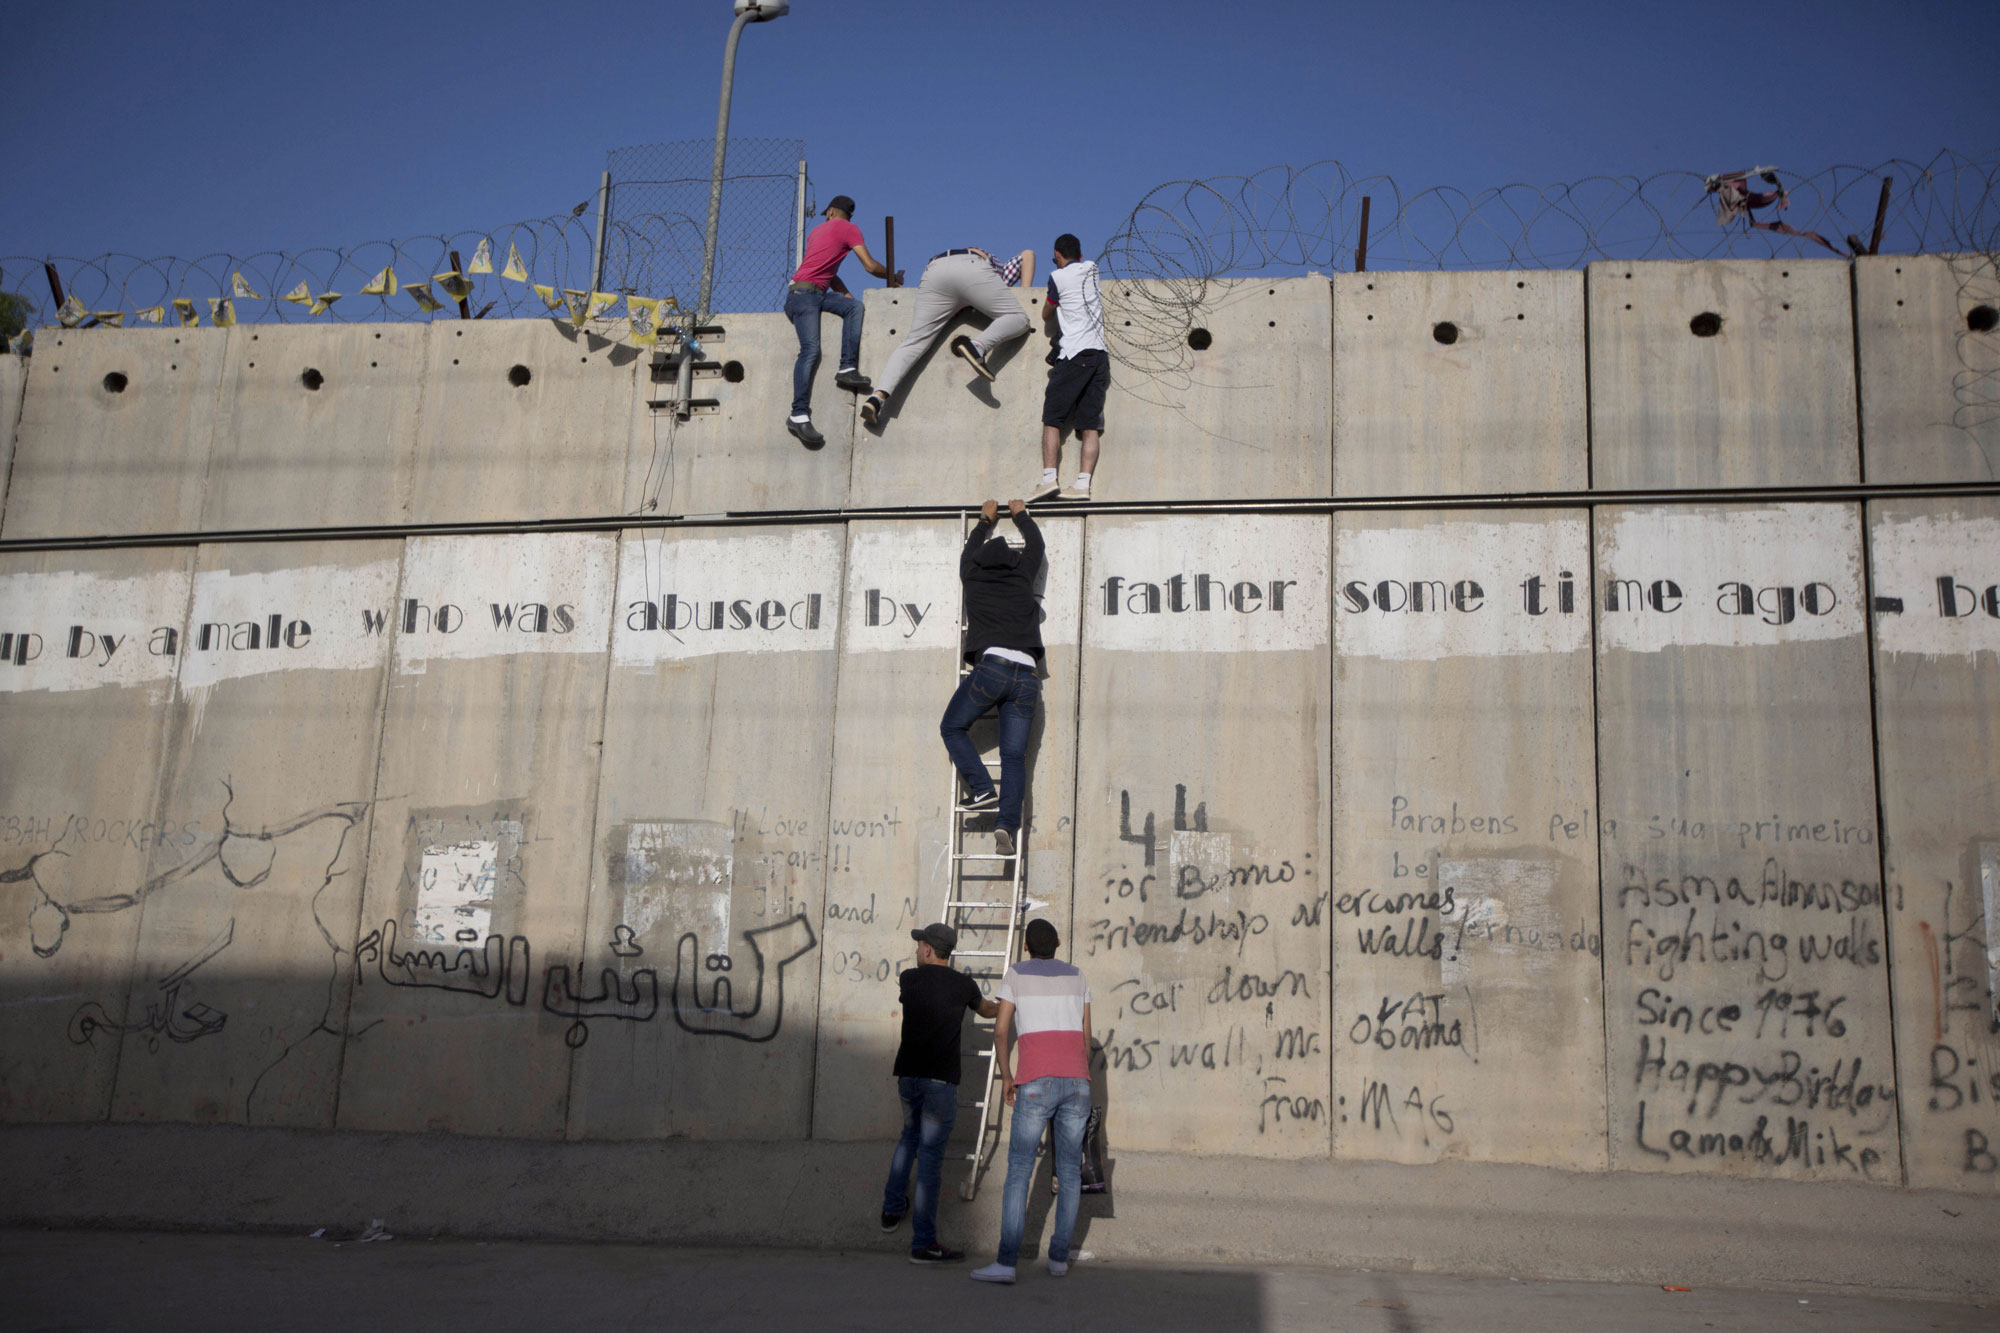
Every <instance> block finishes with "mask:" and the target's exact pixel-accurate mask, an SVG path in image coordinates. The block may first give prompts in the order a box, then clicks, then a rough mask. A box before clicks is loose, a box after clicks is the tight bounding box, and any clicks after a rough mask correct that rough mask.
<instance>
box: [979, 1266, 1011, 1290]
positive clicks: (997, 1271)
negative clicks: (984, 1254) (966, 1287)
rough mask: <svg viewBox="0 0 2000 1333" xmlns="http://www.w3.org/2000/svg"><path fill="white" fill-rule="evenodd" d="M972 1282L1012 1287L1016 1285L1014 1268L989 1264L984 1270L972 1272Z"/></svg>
mask: <svg viewBox="0 0 2000 1333" xmlns="http://www.w3.org/2000/svg"><path fill="white" fill-rule="evenodd" d="M972 1280H973V1281H974V1282H998V1283H1000V1284H1001V1285H1002V1286H1006V1287H1011V1286H1013V1285H1014V1266H1013V1265H1012V1264H988V1265H986V1267H984V1268H975V1269H973V1270H972Z"/></svg>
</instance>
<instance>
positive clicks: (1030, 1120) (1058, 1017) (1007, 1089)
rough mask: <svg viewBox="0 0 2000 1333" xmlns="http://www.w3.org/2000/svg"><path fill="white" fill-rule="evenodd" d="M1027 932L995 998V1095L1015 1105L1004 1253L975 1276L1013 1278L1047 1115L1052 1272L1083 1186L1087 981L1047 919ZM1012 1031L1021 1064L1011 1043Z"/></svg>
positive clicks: (1061, 1259) (1062, 1264) (1058, 1268)
mask: <svg viewBox="0 0 2000 1333" xmlns="http://www.w3.org/2000/svg"><path fill="white" fill-rule="evenodd" d="M1024 939H1025V941H1026V943H1027V946H1028V956H1027V957H1026V958H1024V959H1022V960H1021V961H1020V962H1018V963H1016V964H1014V965H1013V966H1012V967H1010V968H1008V969H1007V975H1006V976H1004V977H1002V978H1001V979H1000V985H999V986H998V987H997V988H995V990H994V992H993V998H994V999H995V1000H996V1001H997V1002H998V1003H999V1006H1000V1012H999V1015H998V1017H997V1019H996V1021H995V1023H994V1027H993V1046H994V1049H995V1050H996V1051H997V1052H998V1055H997V1059H998V1061H999V1065H1000V1088H1001V1094H1002V1095H1003V1096H1004V1097H1005V1098H1006V1099H1007V1105H1009V1106H1011V1107H1013V1108H1014V1123H1013V1127H1012V1133H1011V1135H1010V1137H1009V1138H1008V1141H1007V1190H1006V1193H1005V1194H1003V1195H1002V1196H1001V1198H1000V1254H999V1258H998V1261H997V1262H994V1263H990V1264H988V1265H986V1267H984V1268H978V1269H974V1270H973V1272H972V1279H973V1281H975V1282H1001V1283H1008V1284H1011V1283H1012V1282H1013V1281H1014V1267H1015V1263H1016V1261H1017V1260H1019V1259H1020V1257H1021V1232H1022V1230H1023V1228H1024V1227H1025V1225H1026V1222H1027V1215H1028V1182H1029V1180H1030V1179H1031V1178H1032V1177H1033V1176H1034V1174H1035V1150H1036V1149H1037V1148H1038V1147H1039V1146H1040V1145H1041V1141H1042V1134H1043V1132H1044V1131H1045V1130H1046V1129H1047V1128H1048V1124H1049V1122H1050V1121H1051V1120H1053V1121H1054V1122H1055V1127H1056V1134H1055V1138H1056V1162H1055V1168H1056V1216H1055V1226H1054V1228H1053V1229H1052V1230H1051V1231H1050V1233H1049V1276H1051V1277H1062V1276H1063V1275H1064V1274H1066V1273H1068V1272H1069V1243H1070V1237H1071V1235H1072V1234H1073V1233H1074V1232H1075V1230H1076V1209H1077V1198H1078V1196H1079V1195H1080V1194H1081V1193H1082V1164H1083V1131H1084V1126H1085V1125H1086V1124H1087V1123H1088V1122H1089V1120H1090V983H1089V982H1088V981H1085V980H1084V978H1083V974H1082V973H1081V972H1079V971H1077V970H1076V969H1075V968H1074V967H1071V966H1070V965H1069V964H1068V963H1059V962H1057V961H1056V948H1057V947H1058V946H1059V945H1061V943H1062V939H1061V937H1060V936H1058V935H1057V934H1056V928H1055V927H1054V926H1053V925H1051V924H1050V923H1049V922H1047V921H1044V920H1042V919H1041V918H1039V917H1037V918H1036V919H1035V920H1033V921H1030V922H1029V923H1028V929H1027V930H1026V932H1025V933H1024ZM1017 1033H1018V1034H1019V1048H1020V1051H1019V1053H1020V1057H1021V1058H1020V1064H1019V1067H1018V1068H1016V1067H1015V1066H1014V1061H1013V1055H1014V1051H1013V1050H1012V1049H1011V1048H1012V1047H1013V1046H1014V1044H1015V1043H1014V1040H1013V1038H1014V1037H1015V1035H1016V1034H1017Z"/></svg>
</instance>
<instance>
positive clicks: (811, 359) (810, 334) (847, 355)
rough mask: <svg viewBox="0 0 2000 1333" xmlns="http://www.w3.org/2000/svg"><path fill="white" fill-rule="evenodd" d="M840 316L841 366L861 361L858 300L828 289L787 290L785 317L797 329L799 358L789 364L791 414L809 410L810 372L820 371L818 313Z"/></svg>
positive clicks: (811, 391) (811, 378) (807, 413)
mask: <svg viewBox="0 0 2000 1333" xmlns="http://www.w3.org/2000/svg"><path fill="white" fill-rule="evenodd" d="M822 310H825V311H828V312H830V313H832V314H835V315H838V316H840V368H841V369H842V370H846V369H848V368H849V367H858V366H860V364H861V302H859V301H857V300H855V299H854V298H853V297H851V296H842V295H841V294H840V293H839V292H836V291H833V290H832V289H830V288H829V289H828V290H826V291H812V292H786V293H785V318H786V319H789V320H790V321H792V327H793V328H795V329H797V330H798V331H799V359H798V361H797V363H796V364H794V365H793V366H792V415H793V416H800V415H810V414H811V413H812V394H813V376H814V375H816V374H818V373H819V314H820V311H822Z"/></svg>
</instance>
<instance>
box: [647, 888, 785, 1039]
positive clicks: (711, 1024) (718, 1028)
mask: <svg viewBox="0 0 2000 1333" xmlns="http://www.w3.org/2000/svg"><path fill="white" fill-rule="evenodd" d="M766 940H768V941H769V942H770V945H771V952H772V953H773V954H775V955H777V957H776V961H775V964H773V963H770V962H768V961H767V960H766V958H765V956H764V942H765V941H766ZM743 942H744V943H745V944H747V945H749V946H750V961H751V967H752V968H753V969H754V970H755V974H756V978H755V983H754V984H753V986H752V988H751V991H750V1007H749V1008H748V1009H737V1008H735V1007H734V999H735V992H734V990H733V988H732V985H731V981H730V978H729V977H727V976H724V975H721V973H723V972H726V971H728V970H729V969H728V968H715V969H713V970H714V971H715V972H716V973H717V975H716V978H715V980H714V981H713V982H711V983H710V985H709V995H708V1001H707V1002H706V1003H703V1002H702V999H701V975H700V973H699V972H698V971H697V970H696V966H695V960H696V958H697V956H698V955H699V953H700V950H699V948H698V946H697V945H696V943H695V937H694V932H693V931H689V932H687V933H686V934H685V935H682V936H681V939H680V946H679V948H678V949H677V950H676V952H675V956H674V987H673V1004H674V1021H675V1022H676V1023H678V1024H680V1026H681V1028H682V1030H683V1031H686V1032H692V1033H694V1034H695V1035H696V1036H698V1037H734V1038H736V1040H738V1041H750V1042H765V1041H770V1040H771V1039H772V1038H773V1037H775V1036H777V1035H778V1029H779V1028H780V1027H781V1026H782V1025H783V1024H784V1021H785V968H786V967H787V966H789V965H790V964H792V963H794V962H797V961H798V960H799V959H801V958H803V957H805V956H806V955H807V954H808V953H811V952H812V951H813V949H814V948H815V947H817V946H818V944H819V937H818V936H817V935H815V934H813V928H812V924H811V923H810V922H808V921H807V920H806V914H805V913H804V912H800V913H799V914H798V915H797V916H794V917H792V918H791V919H789V920H786V921H780V922H778V923H777V924H776V925H770V926H759V927H758V928H756V929H755V930H746V931H744V932H743ZM781 949H789V952H785V953H780V952H779V951H780V950H781ZM723 961H725V962H727V961H728V960H727V957H726V956H724V959H723ZM771 967H775V970H776V975H775V978H774V980H773V984H772V990H773V991H774V992H775V994H774V996H773V998H772V1002H771V1017H770V1020H769V1025H768V1027H766V1026H765V1025H763V1024H762V1023H759V1022H756V1021H755V1020H757V1019H758V1016H759V1015H760V1014H761V1013H762V1012H763V1008H764V976H765V973H766V971H767V969H769V968H771ZM683 980H685V981H686V982H687V986H688V995H687V998H686V1000H683V999H682V995H681V983H682V981H683Z"/></svg>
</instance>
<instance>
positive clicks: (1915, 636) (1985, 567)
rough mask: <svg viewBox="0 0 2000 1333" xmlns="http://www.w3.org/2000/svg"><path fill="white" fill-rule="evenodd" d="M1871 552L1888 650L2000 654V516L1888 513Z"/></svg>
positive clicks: (1880, 636) (1881, 640)
mask: <svg viewBox="0 0 2000 1333" xmlns="http://www.w3.org/2000/svg"><path fill="white" fill-rule="evenodd" d="M1868 554H1869V559H1870V560H1871V561H1872V562H1873V564H1874V574H1875V586H1874V595H1875V599H1876V603H1877V610H1876V613H1875V642H1876V643H1877V644H1879V645H1880V646H1881V648H1882V651H1883V652H1885V653H1923V654H1926V655H1928V656H1934V657H1965V656H1969V655H1972V654H1977V653H1983V654H1988V655H1989V656H2000V518H1987V517H1981V518H1952V517H1946V516H1943V515H1933V514H1919V515H1911V516H1909V517H1904V518H1894V519H1881V520H1878V521H1877V522H1876V523H1875V524H1874V526H1873V528H1872V529H1871V530H1870V532H1869V538H1868ZM1982 665H1983V664H1982Z"/></svg>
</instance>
